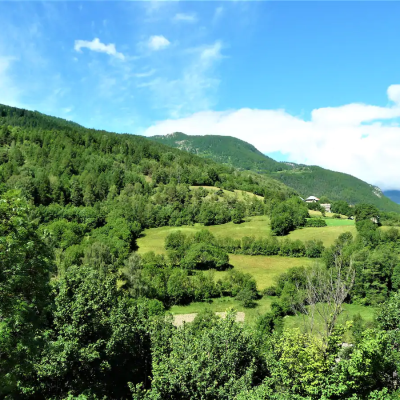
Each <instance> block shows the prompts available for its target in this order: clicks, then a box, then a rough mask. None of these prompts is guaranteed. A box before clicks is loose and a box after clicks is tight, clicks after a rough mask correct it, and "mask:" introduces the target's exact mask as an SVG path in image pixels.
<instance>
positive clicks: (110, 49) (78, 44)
mask: <svg viewBox="0 0 400 400" xmlns="http://www.w3.org/2000/svg"><path fill="white" fill-rule="evenodd" d="M74 49H75V50H76V51H78V52H81V51H82V49H89V50H92V51H96V52H98V53H105V54H108V55H110V56H113V57H116V58H119V59H120V60H124V59H125V56H124V55H123V54H122V53H119V52H118V51H117V49H116V48H115V44H114V43H110V44H104V43H102V42H100V39H99V38H95V39H93V40H92V41H88V40H75V46H74Z"/></svg>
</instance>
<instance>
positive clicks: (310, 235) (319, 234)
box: [288, 220, 356, 247]
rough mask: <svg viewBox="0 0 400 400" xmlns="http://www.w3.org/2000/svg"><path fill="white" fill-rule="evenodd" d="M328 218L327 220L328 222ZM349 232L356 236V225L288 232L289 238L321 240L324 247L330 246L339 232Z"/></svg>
mask: <svg viewBox="0 0 400 400" xmlns="http://www.w3.org/2000/svg"><path fill="white" fill-rule="evenodd" d="M328 221H329V220H327V223H328ZM345 232H351V233H352V234H353V236H356V227H355V226H354V225H336V226H335V225H331V226H329V225H328V226H326V227H321V228H301V229H296V230H295V231H293V232H290V233H289V235H288V237H289V239H292V240H296V239H300V240H303V241H305V240H312V239H316V240H322V242H323V243H324V246H325V247H329V246H331V245H332V244H333V243H334V241H335V240H336V239H337V238H338V237H339V235H340V234H342V233H345Z"/></svg>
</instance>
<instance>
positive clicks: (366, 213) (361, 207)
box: [354, 203, 380, 223]
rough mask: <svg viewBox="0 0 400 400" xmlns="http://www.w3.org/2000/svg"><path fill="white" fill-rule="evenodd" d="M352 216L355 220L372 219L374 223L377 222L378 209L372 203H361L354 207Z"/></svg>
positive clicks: (378, 216)
mask: <svg viewBox="0 0 400 400" xmlns="http://www.w3.org/2000/svg"><path fill="white" fill-rule="evenodd" d="M354 216H355V217H356V221H365V220H371V219H373V220H374V221H373V222H375V223H378V222H379V218H380V215H379V211H378V209H377V207H376V206H374V205H373V204H367V203H361V204H357V205H356V206H355V208H354Z"/></svg>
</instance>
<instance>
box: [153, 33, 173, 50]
mask: <svg viewBox="0 0 400 400" xmlns="http://www.w3.org/2000/svg"><path fill="white" fill-rule="evenodd" d="M170 44H171V42H170V41H169V40H168V39H167V38H166V37H164V36H162V35H155V36H151V37H150V39H149V41H148V46H149V47H150V49H152V50H161V49H165V48H166V47H168V46H169V45H170Z"/></svg>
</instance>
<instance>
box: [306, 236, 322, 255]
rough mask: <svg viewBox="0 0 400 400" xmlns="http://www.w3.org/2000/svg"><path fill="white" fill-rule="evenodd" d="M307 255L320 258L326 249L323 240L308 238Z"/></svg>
mask: <svg viewBox="0 0 400 400" xmlns="http://www.w3.org/2000/svg"><path fill="white" fill-rule="evenodd" d="M305 247H306V257H309V258H319V257H321V255H322V253H323V251H324V250H325V247H324V244H323V243H322V241H321V240H308V241H307V242H306V243H305Z"/></svg>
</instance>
